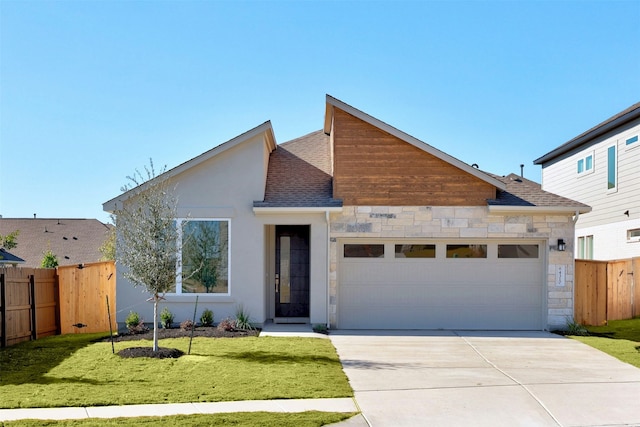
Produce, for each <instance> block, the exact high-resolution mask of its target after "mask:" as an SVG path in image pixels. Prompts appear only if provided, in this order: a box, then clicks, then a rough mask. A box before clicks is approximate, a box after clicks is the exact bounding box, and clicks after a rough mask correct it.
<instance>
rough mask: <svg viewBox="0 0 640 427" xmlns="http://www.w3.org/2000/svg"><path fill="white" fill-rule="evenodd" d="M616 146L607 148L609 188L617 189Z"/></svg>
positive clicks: (611, 189) (610, 189)
mask: <svg viewBox="0 0 640 427" xmlns="http://www.w3.org/2000/svg"><path fill="white" fill-rule="evenodd" d="M616 166H617V165H616V146H615V145H612V146H611V147H609V148H608V149H607V190H609V191H615V189H616V186H617V182H616V181H617V180H616V169H617V167H616Z"/></svg>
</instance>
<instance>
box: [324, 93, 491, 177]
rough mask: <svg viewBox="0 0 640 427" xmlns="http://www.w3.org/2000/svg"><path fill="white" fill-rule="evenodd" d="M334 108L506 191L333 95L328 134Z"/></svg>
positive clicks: (329, 103) (329, 104) (329, 99)
mask: <svg viewBox="0 0 640 427" xmlns="http://www.w3.org/2000/svg"><path fill="white" fill-rule="evenodd" d="M334 108H339V109H341V110H342V111H345V112H346V113H349V114H351V115H352V116H355V117H357V118H358V119H360V120H363V121H364V122H366V123H369V124H370V125H372V126H375V127H377V128H378V129H381V130H383V131H385V132H387V133H389V134H391V135H393V136H395V137H396V138H399V139H400V140H402V141H404V142H406V143H408V144H411V145H413V146H414V147H417V148H419V149H421V150H423V151H425V152H427V153H429V154H431V155H432V156H435V157H437V158H439V159H440V160H442V161H444V162H447V163H449V164H451V165H452V166H455V167H457V168H458V169H462V170H463V171H464V172H466V173H468V174H470V175H473V176H475V177H476V178H479V179H481V180H482V181H485V182H487V183H489V184H491V185H493V186H494V187H496V188H498V189H504V188H503V187H504V184H503V183H502V182H501V181H500V180H497V179H494V178H493V177H492V176H490V175H488V174H486V173H484V172H482V171H480V170H478V169H476V168H474V167H473V166H471V165H468V164H466V163H464V162H463V161H461V160H458V159H456V158H455V157H453V156H451V155H449V154H447V153H445V152H443V151H440V150H438V149H437V148H435V147H433V146H431V145H429V144H427V143H426V142H423V141H420V140H419V139H417V138H414V137H413V136H411V135H409V134H407V133H405V132H402V131H401V130H399V129H396V128H394V127H393V126H391V125H388V124H387V123H385V122H383V121H381V120H378V119H376V118H375V117H372V116H370V115H368V114H367V113H365V112H363V111H360V110H358V109H356V108H354V107H352V106H351V105H349V104H346V103H344V102H342V101H340V100H338V99H336V98H334V97H332V96H331V95H327V104H326V112H325V118H324V132H325V133H326V134H329V133H330V132H331V124H332V121H333V109H334Z"/></svg>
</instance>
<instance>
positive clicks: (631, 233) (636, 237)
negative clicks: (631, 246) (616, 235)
mask: <svg viewBox="0 0 640 427" xmlns="http://www.w3.org/2000/svg"><path fill="white" fill-rule="evenodd" d="M627 240H628V241H630V242H640V228H634V229H633V230H627Z"/></svg>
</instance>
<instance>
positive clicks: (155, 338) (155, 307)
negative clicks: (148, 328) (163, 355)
mask: <svg viewBox="0 0 640 427" xmlns="http://www.w3.org/2000/svg"><path fill="white" fill-rule="evenodd" d="M158 300H159V298H158V294H155V295H154V296H153V351H158Z"/></svg>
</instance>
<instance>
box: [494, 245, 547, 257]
mask: <svg viewBox="0 0 640 427" xmlns="http://www.w3.org/2000/svg"><path fill="white" fill-rule="evenodd" d="M498 258H538V245H498Z"/></svg>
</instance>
